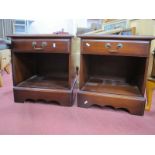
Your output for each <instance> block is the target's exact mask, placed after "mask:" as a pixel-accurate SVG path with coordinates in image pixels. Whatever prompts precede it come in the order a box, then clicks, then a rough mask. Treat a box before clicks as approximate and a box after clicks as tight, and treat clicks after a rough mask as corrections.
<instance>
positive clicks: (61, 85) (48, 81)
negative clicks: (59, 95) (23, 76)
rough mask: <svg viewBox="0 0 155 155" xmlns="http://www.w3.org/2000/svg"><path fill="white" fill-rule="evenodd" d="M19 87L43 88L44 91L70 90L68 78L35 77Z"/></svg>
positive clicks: (23, 82)
mask: <svg viewBox="0 0 155 155" xmlns="http://www.w3.org/2000/svg"><path fill="white" fill-rule="evenodd" d="M17 87H27V88H43V89H65V90H66V89H69V87H68V79H67V76H59V77H56V76H55V77H54V76H51V75H44V76H43V75H42V76H39V75H34V76H32V77H30V78H28V79H27V80H25V81H22V82H21V83H19V84H18V85H17Z"/></svg>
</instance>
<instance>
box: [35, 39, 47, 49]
mask: <svg viewBox="0 0 155 155" xmlns="http://www.w3.org/2000/svg"><path fill="white" fill-rule="evenodd" d="M36 45H37V42H35V41H33V42H32V48H33V49H34V50H43V49H44V47H46V46H47V42H42V43H41V47H36Z"/></svg>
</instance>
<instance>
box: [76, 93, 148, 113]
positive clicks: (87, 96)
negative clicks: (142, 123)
mask: <svg viewBox="0 0 155 155" xmlns="http://www.w3.org/2000/svg"><path fill="white" fill-rule="evenodd" d="M78 103H79V104H78V105H79V106H80V107H83V108H88V107H90V106H92V105H99V106H101V107H103V106H111V107H113V108H115V109H125V110H128V112H130V113H131V114H134V115H143V114H144V108H145V98H144V97H135V96H134V97H132V96H126V95H117V94H110V93H94V92H93V93H92V92H88V91H81V90H80V91H79V93H78Z"/></svg>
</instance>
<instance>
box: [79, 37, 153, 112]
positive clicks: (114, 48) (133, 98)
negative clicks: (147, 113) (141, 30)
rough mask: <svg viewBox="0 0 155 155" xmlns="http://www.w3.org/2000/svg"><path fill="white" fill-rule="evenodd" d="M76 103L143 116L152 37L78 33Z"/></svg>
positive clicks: (81, 105) (82, 105)
mask: <svg viewBox="0 0 155 155" xmlns="http://www.w3.org/2000/svg"><path fill="white" fill-rule="evenodd" d="M79 37H80V38H81V55H80V59H81V62H80V86H79V92H78V106H80V107H90V106H91V105H99V106H110V107H113V108H121V109H126V110H127V111H129V112H130V113H131V114H135V115H143V114H144V109H145V97H144V93H145V84H146V75H147V67H148V57H149V50H150V42H151V40H152V39H155V37H149V36H120V35H80V36H79Z"/></svg>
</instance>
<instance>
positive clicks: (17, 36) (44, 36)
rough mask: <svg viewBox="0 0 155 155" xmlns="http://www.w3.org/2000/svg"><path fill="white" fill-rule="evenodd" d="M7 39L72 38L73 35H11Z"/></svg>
mask: <svg viewBox="0 0 155 155" xmlns="http://www.w3.org/2000/svg"><path fill="white" fill-rule="evenodd" d="M7 37H11V38H13V39H14V38H19V39H20V38H21V39H22V38H68V39H69V38H72V37H73V35H66V34H65V35H63V34H24V35H21V34H18V35H9V36H7Z"/></svg>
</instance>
